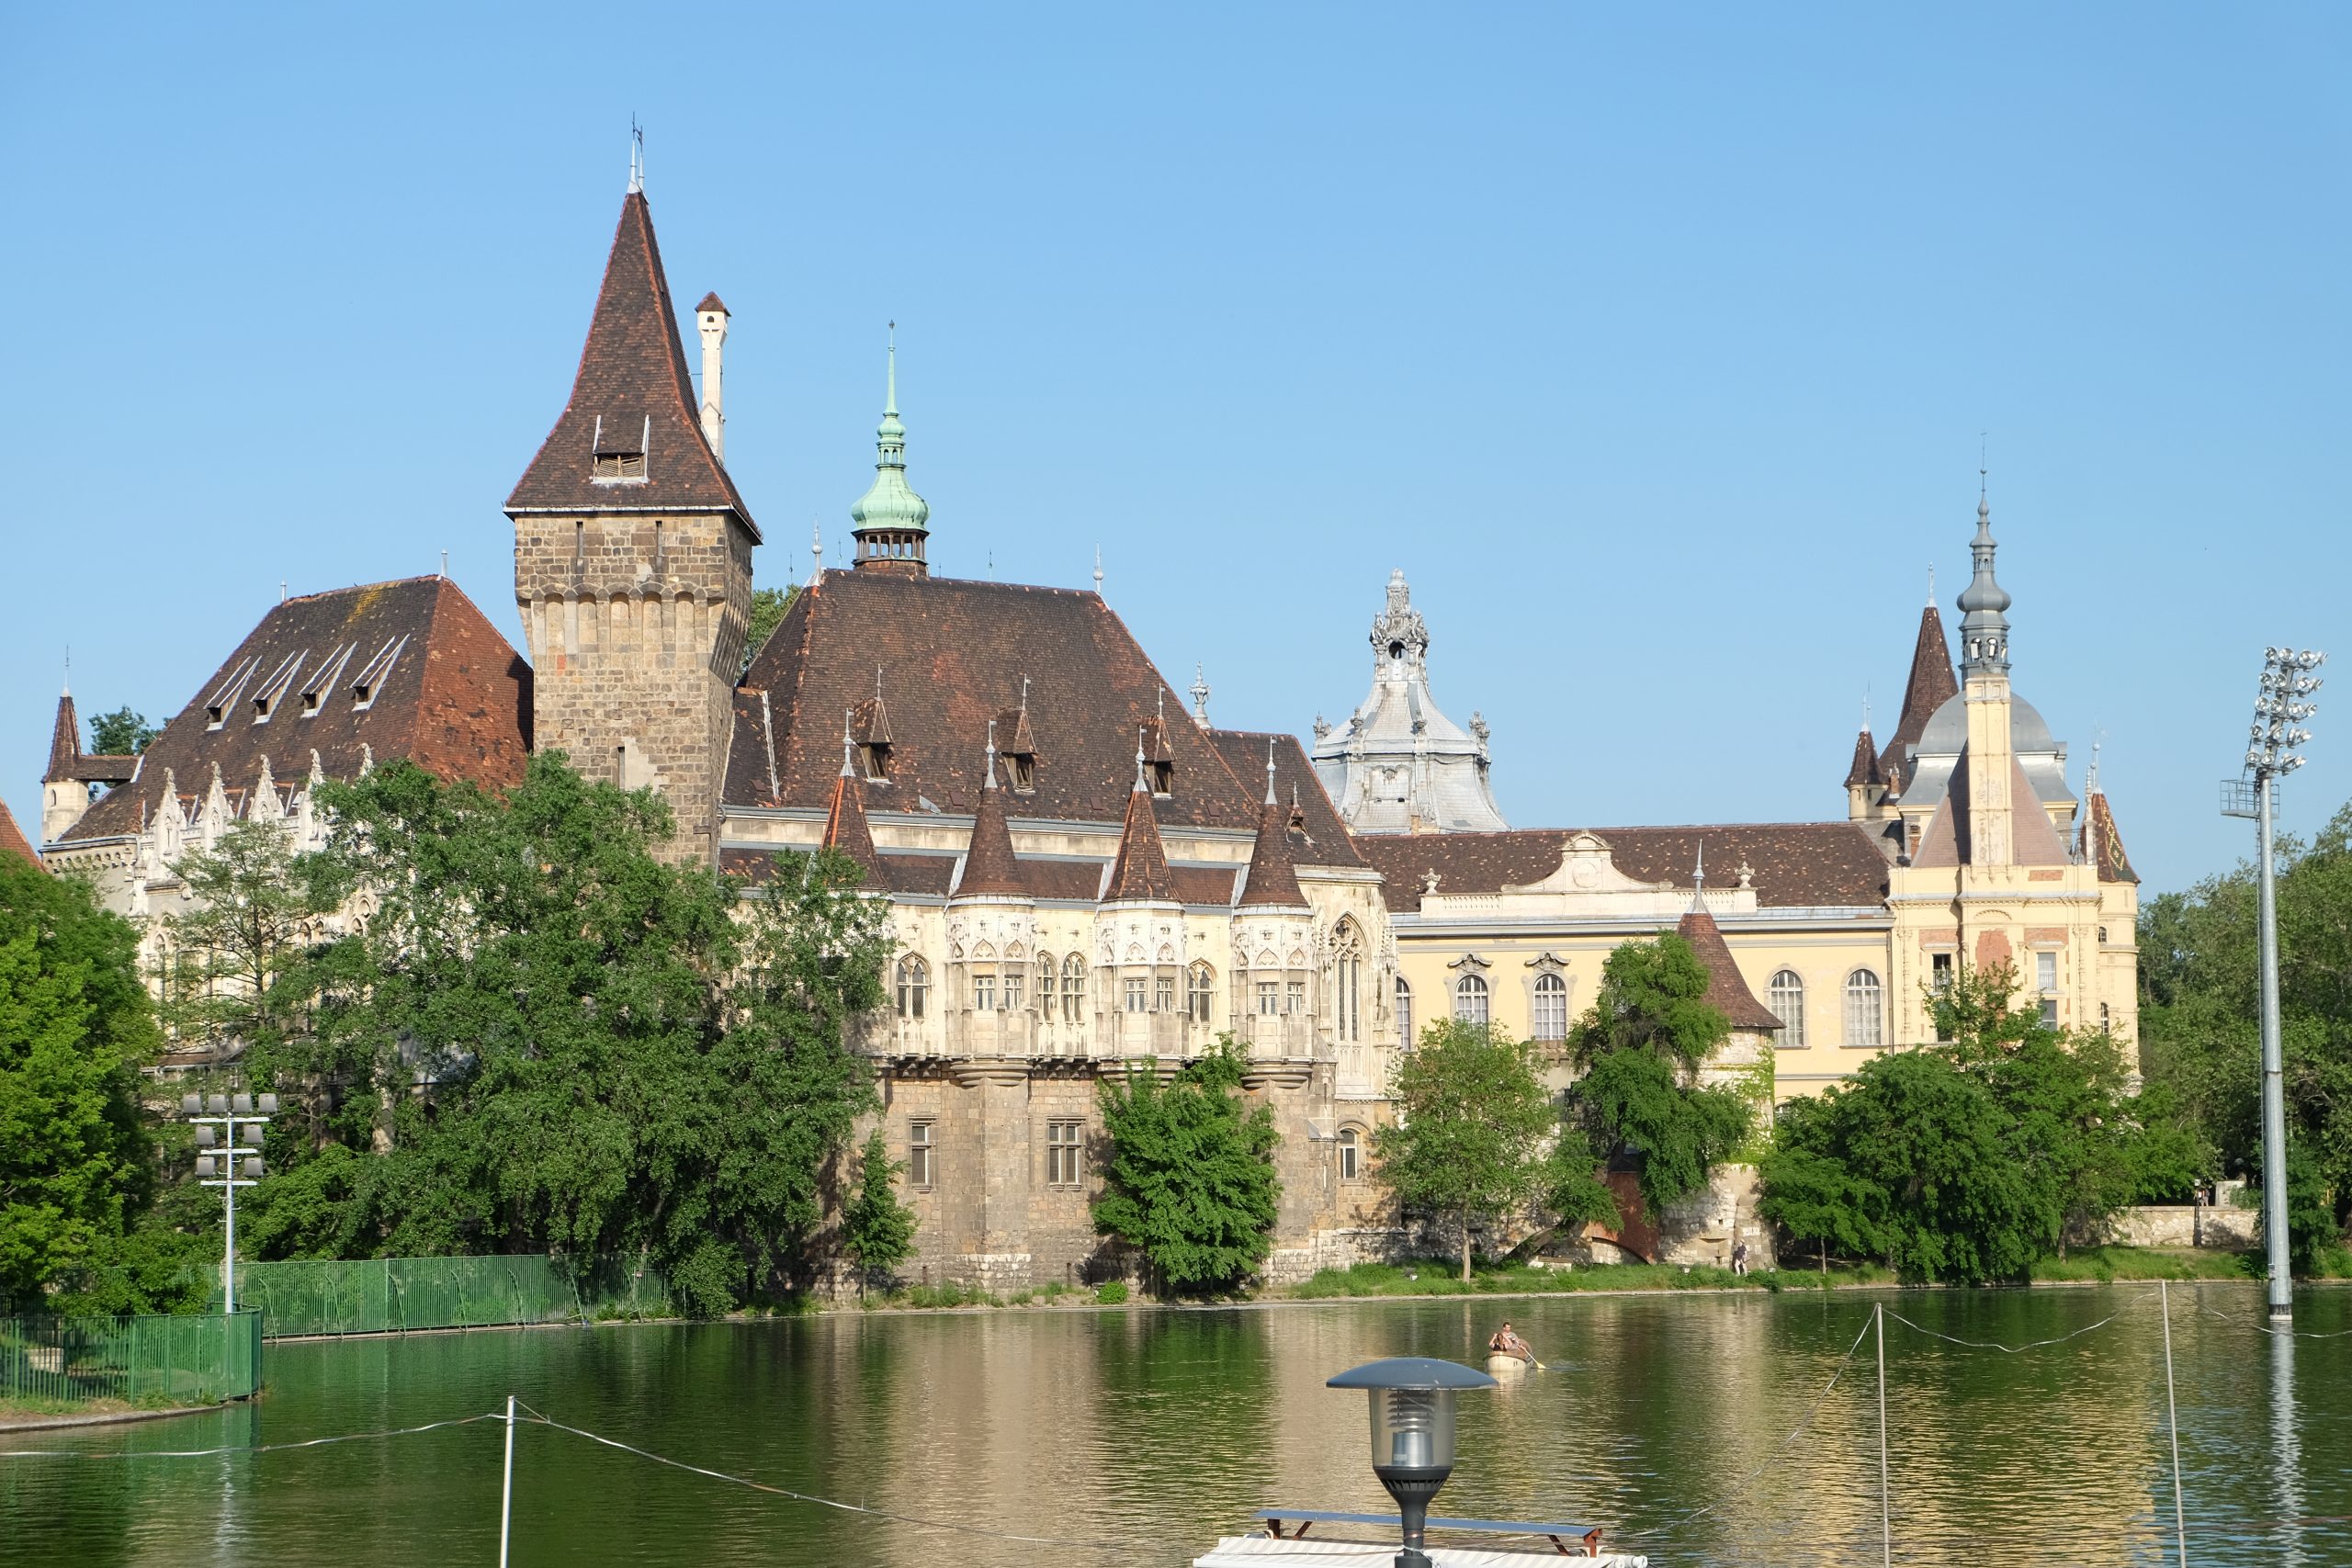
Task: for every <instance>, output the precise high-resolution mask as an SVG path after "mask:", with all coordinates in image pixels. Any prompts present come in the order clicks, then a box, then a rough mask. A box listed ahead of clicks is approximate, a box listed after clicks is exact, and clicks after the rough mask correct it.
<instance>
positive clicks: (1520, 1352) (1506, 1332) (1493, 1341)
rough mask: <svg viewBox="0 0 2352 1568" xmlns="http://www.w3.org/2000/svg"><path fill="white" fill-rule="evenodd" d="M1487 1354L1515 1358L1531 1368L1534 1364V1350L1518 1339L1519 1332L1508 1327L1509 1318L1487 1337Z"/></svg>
mask: <svg viewBox="0 0 2352 1568" xmlns="http://www.w3.org/2000/svg"><path fill="white" fill-rule="evenodd" d="M1487 1354H1488V1355H1490V1356H1516V1357H1518V1358H1519V1359H1521V1360H1522V1361H1525V1362H1526V1363H1527V1364H1528V1365H1529V1366H1531V1367H1532V1366H1534V1365H1535V1364H1536V1361H1535V1352H1534V1350H1533V1349H1532V1348H1530V1347H1529V1346H1528V1343H1527V1341H1526V1340H1524V1339H1521V1337H1519V1331H1518V1330H1517V1329H1515V1328H1513V1327H1512V1326H1511V1325H1510V1319H1509V1318H1505V1319H1504V1320H1503V1325H1502V1326H1501V1327H1500V1328H1498V1329H1496V1330H1495V1332H1494V1333H1493V1334H1492V1335H1491V1336H1489V1337H1487Z"/></svg>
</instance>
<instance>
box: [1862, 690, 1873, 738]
mask: <svg viewBox="0 0 2352 1568" xmlns="http://www.w3.org/2000/svg"><path fill="white" fill-rule="evenodd" d="M1870 732H1871V689H1870V687H1869V686H1867V685H1865V686H1864V687H1863V688H1862V733H1863V734H1864V735H1868V734H1869V733H1870Z"/></svg>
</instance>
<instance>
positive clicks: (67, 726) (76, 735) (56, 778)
mask: <svg viewBox="0 0 2352 1568" xmlns="http://www.w3.org/2000/svg"><path fill="white" fill-rule="evenodd" d="M81 763H82V720H81V718H80V716H78V715H77V714H75V712H74V692H73V689H72V688H71V687H70V686H69V687H68V688H67V689H66V691H65V694H63V695H62V696H61V697H59V698H58V699H57V722H56V724H55V725H54V726H52V727H51V729H50V732H49V772H48V773H44V774H42V775H41V783H43V784H63V783H65V782H66V781H67V780H69V779H78V778H80V777H81V776H82V773H81Z"/></svg>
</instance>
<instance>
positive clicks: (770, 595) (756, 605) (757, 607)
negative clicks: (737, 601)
mask: <svg viewBox="0 0 2352 1568" xmlns="http://www.w3.org/2000/svg"><path fill="white" fill-rule="evenodd" d="M799 593H800V589H799V586H798V584H797V583H796V584H792V585H790V586H787V587H784V588H754V589H752V614H751V616H750V618H749V619H748V620H747V621H746V622H745V623H744V626H743V670H749V669H751V667H752V660H754V659H757V658H758V657H759V656H760V649H763V648H765V647H766V646H767V641H768V637H770V636H771V635H772V634H773V633H774V632H775V628H776V627H777V626H778V625H780V624H781V623H782V622H783V620H784V613H785V612H786V610H789V609H791V608H792V601H793V600H794V599H796V598H797V597H798V596H799ZM741 672H742V671H737V673H739V674H740V673H741Z"/></svg>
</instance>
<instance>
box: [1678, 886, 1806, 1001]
mask: <svg viewBox="0 0 2352 1568" xmlns="http://www.w3.org/2000/svg"><path fill="white" fill-rule="evenodd" d="M1674 930H1675V932H1676V934H1677V935H1679V936H1680V937H1681V938H1682V940H1683V941H1685V942H1689V943H1690V944H1691V951H1692V952H1694V953H1697V954H1698V955H1699V962H1700V963H1701V964H1704V965H1706V969H1707V994H1706V995H1705V997H1703V998H1701V999H1702V1000H1703V1001H1705V1002H1706V1003H1707V1005H1708V1006H1710V1007H1712V1008H1713V1009H1715V1010H1717V1011H1718V1012H1721V1013H1722V1014H1723V1015H1724V1017H1725V1018H1727V1019H1729V1020H1731V1026H1732V1027H1733V1028H1734V1029H1740V1030H1751V1031H1758V1032H1761V1031H1764V1030H1770V1029H1778V1028H1780V1027H1781V1018H1780V1015H1779V1014H1778V1013H1776V1012H1774V1011H1773V1010H1771V1009H1770V1008H1768V1007H1766V1006H1765V1005H1764V1004H1763V1003H1762V1002H1759V1001H1758V1000H1757V999H1756V993H1755V992H1754V991H1751V990H1749V989H1748V988H1747V979H1746V978H1745V977H1744V976H1742V975H1741V974H1740V972H1739V964H1738V963H1737V962H1736V961H1735V960H1734V959H1733V957H1732V955H1731V944H1730V943H1728V942H1724V933H1723V928H1722V927H1720V926H1718V925H1716V924H1715V918H1714V916H1713V915H1711V914H1709V913H1707V911H1706V910H1704V909H1692V910H1691V911H1690V912H1688V913H1687V914H1685V915H1684V916H1683V917H1682V918H1681V919H1679V920H1678V921H1676V922H1675V925H1674Z"/></svg>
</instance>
